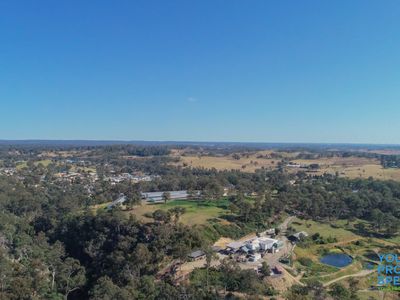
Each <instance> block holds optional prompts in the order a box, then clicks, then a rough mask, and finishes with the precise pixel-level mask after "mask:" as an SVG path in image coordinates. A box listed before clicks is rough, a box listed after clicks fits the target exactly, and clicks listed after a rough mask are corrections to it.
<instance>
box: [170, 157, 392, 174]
mask: <svg viewBox="0 0 400 300" xmlns="http://www.w3.org/2000/svg"><path fill="white" fill-rule="evenodd" d="M183 153H184V152H182V151H178V150H175V151H173V152H172V156H173V157H179V159H180V161H179V162H178V163H176V164H175V165H179V166H191V167H197V168H206V169H211V168H215V169H217V170H242V171H244V172H254V171H255V170H257V169H260V168H266V169H275V168H276V167H277V165H278V163H279V162H280V161H281V160H282V158H266V157H268V156H271V154H272V153H273V151H271V150H265V151H257V152H253V153H247V154H240V159H234V158H233V157H232V155H225V156H207V155H204V156H201V155H198V156H196V155H193V154H192V155H183ZM297 154H298V153H297V152H293V153H289V152H279V155H281V156H282V157H284V158H286V159H290V160H291V161H292V162H294V163H298V164H305V165H310V164H319V165H320V169H319V170H318V171H317V172H316V173H315V174H318V175H322V174H325V173H328V174H336V173H338V174H339V175H340V176H342V177H348V178H368V177H373V178H375V179H380V180H396V181H400V168H399V169H384V168H383V167H382V166H381V164H380V162H379V160H377V159H372V158H364V157H355V156H352V157H330V158H319V159H293V158H294V157H295V156H296V155H297ZM260 156H262V158H260ZM287 170H288V172H298V171H299V169H298V168H287ZM303 170H304V169H303Z"/></svg>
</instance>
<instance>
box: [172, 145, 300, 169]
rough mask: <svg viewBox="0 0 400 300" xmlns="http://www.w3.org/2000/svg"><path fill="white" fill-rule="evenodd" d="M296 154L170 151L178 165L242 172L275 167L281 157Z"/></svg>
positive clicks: (294, 153)
mask: <svg viewBox="0 0 400 300" xmlns="http://www.w3.org/2000/svg"><path fill="white" fill-rule="evenodd" d="M297 154H298V153H297V152H293V153H287V152H273V151H270V150H265V151H256V152H251V153H237V154H236V155H235V154H229V155H220V156H211V155H193V154H192V155H188V154H185V153H184V152H183V151H178V150H175V151H173V152H172V156H173V157H179V158H180V162H178V163H177V165H180V166H191V167H196V168H206V169H211V168H215V169H217V170H242V171H244V172H254V171H255V170H257V169H260V168H262V167H263V168H266V169H275V168H276V166H277V165H278V163H279V162H280V161H281V160H282V158H283V157H284V158H294V157H295V156H296V155H297Z"/></svg>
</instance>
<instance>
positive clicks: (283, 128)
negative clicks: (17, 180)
mask: <svg viewBox="0 0 400 300" xmlns="http://www.w3.org/2000/svg"><path fill="white" fill-rule="evenodd" d="M0 112H1V114H0V139H112V140H117V139H124V140H186V141H244V142H251V141H257V142H347V143H400V131H399V129H400V2H399V1H390V0H387V1H368V0H360V1H355V0H353V1H345V0H343V1H317V0H315V1H265V0H263V1H253V0H251V1H237V0H229V1H228V0H226V1H218V0H213V1H205V0H202V1H186V0H182V1H173V0H171V1H161V0H160V1H151V0H149V1H144V0H143V1H112V2H111V1H100V0H96V1H50V0H49V1H44V0H43V1H33V0H31V1H18V0H15V1H2V2H0Z"/></svg>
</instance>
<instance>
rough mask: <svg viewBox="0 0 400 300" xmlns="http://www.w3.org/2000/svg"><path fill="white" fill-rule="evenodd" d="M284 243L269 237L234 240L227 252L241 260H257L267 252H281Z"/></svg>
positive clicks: (228, 246)
mask: <svg viewBox="0 0 400 300" xmlns="http://www.w3.org/2000/svg"><path fill="white" fill-rule="evenodd" d="M282 247H283V243H282V242H281V241H279V240H276V239H273V238H269V237H257V238H253V239H250V240H247V241H244V242H232V243H229V244H228V245H227V248H226V250H225V252H226V253H227V254H229V255H235V256H236V259H237V260H238V261H241V262H245V261H250V262H256V261H258V260H260V259H261V257H263V255H264V254H265V253H275V252H279V249H280V248H282Z"/></svg>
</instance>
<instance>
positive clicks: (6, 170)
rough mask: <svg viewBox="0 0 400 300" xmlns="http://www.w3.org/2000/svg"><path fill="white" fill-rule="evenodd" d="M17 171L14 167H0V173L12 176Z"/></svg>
mask: <svg viewBox="0 0 400 300" xmlns="http://www.w3.org/2000/svg"><path fill="white" fill-rule="evenodd" d="M16 171H17V169H16V168H0V174H1V175H6V176H12V175H14V174H15V172H16Z"/></svg>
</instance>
